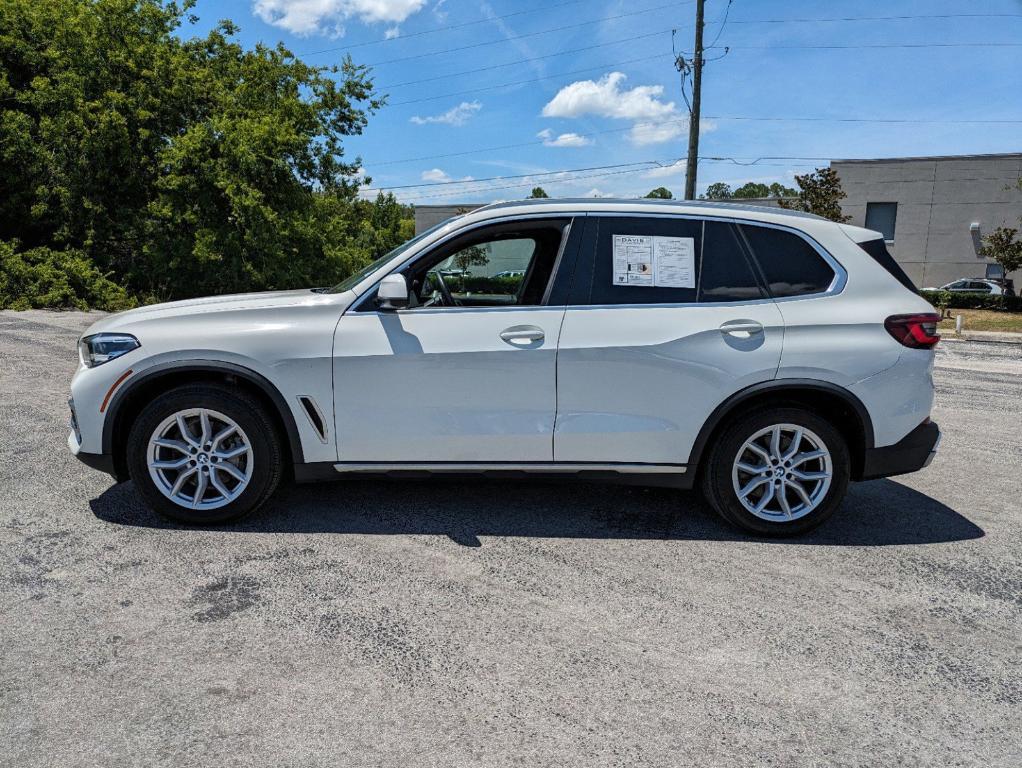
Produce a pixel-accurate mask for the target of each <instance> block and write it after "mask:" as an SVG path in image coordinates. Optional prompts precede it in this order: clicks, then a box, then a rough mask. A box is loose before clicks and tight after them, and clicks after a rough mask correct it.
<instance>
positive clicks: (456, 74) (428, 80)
mask: <svg viewBox="0 0 1022 768" xmlns="http://www.w3.org/2000/svg"><path fill="white" fill-rule="evenodd" d="M667 31H668V30H666V29H662V30H657V31H656V32H648V33H646V34H644V35H636V36H635V37H622V38H618V39H616V40H611V41H610V42H606V43H598V44H596V45H587V46H585V47H584V48H569V49H567V50H562V51H556V52H554V53H548V54H545V55H543V56H533V57H532V58H528V59H518V60H517V61H509V62H507V63H506V64H493V65H491V66H488V67H476V68H475V69H466V70H462V71H461V72H448V73H447V74H444V75H436V76H434V77H424V78H422V79H421V80H406V81H405V82H403V83H388V84H386V85H378V86H376V88H377V89H379V90H387V89H390V88H401V87H404V86H406V85H419V84H421V83H431V82H434V81H436V80H449V79H450V78H452V77H461V76H462V75H475V74H477V73H479V72H488V71H490V70H494V69H503V68H505V67H513V66H517V65H519V64H531V63H533V62H536V61H543V60H544V59H552V58H555V57H558V56H567V55H568V54H570V53H583V52H585V51H594V50H596V49H598V48H606V47H607V46H611V45H621V44H622V43H630V42H632V41H634V40H644V39H646V38H649V37H655V36H657V35H662V34H664V33H665V32H667ZM604 66H607V67H612V66H615V65H614V64H604ZM493 87H494V88H499V87H501V86H493Z"/></svg>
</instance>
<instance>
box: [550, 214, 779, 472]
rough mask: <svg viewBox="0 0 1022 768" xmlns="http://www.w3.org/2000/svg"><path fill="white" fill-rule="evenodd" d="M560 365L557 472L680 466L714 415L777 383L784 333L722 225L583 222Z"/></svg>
mask: <svg viewBox="0 0 1022 768" xmlns="http://www.w3.org/2000/svg"><path fill="white" fill-rule="evenodd" d="M578 275H579V276H580V277H581V276H583V275H585V276H587V277H586V279H579V278H576V280H575V282H574V284H573V288H572V294H571V296H570V300H569V303H568V306H567V308H566V311H565V315H564V323H563V327H562V330H561V339H560V343H559V347H558V358H557V423H556V427H555V431H554V458H555V459H556V460H557V461H559V462H602V463H607V462H625V463H641V464H655V465H679V464H685V463H686V462H687V461H688V457H689V453H690V452H691V448H692V444H693V442H694V441H695V438H696V436H697V434H698V432H699V429H700V428H701V427H702V426H703V424H704V423H705V421H706V419H707V418H708V417H709V415H710V414H711V413H712V412H713V410H714V409H715V408H716V407H717V405H719V404H720V403H721V402H723V401H724V400H725V399H726V398H727V397H728V396H729V395H731V394H732V393H734V392H737V391H738V390H740V389H743V388H744V387H746V386H749V385H751V384H754V383H756V382H759V381H766V380H769V379H772V378H773V377H774V375H775V374H776V371H777V366H778V363H779V360H780V354H781V341H782V338H783V333H784V329H783V323H782V319H781V315H780V313H779V311H778V309H777V306H776V305H775V304H774V302H773V301H772V300H770V299H769V298H767V296H766V293H765V290H764V288H763V286H762V284H761V281H760V280H759V279H758V277H757V276H756V273H755V272H754V269H753V266H752V264H751V263H750V261H749V260H748V257H747V254H746V253H745V250H744V246H743V244H742V242H741V240H740V235H739V233H738V232H737V230H736V228H735V227H734V226H733V225H732V224H730V223H728V222H724V221H711V220H707V221H703V220H700V219H696V218H686V217H665V216H621V215H613V216H599V215H595V216H594V215H590V216H589V217H588V219H587V226H586V235H585V239H584V240H583V244H582V248H581V253H580V257H579V268H578Z"/></svg>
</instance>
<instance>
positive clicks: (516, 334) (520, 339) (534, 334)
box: [500, 325, 546, 346]
mask: <svg viewBox="0 0 1022 768" xmlns="http://www.w3.org/2000/svg"><path fill="white" fill-rule="evenodd" d="M545 337H546V334H544V333H543V329H542V328H537V327H536V326H535V325H514V326H512V327H510V328H505V329H504V330H503V331H501V332H500V338H502V339H503V340H504V341H506V342H507V343H508V344H512V345H514V346H521V345H523V344H531V343H532V342H534V341H543V339H544V338H545Z"/></svg>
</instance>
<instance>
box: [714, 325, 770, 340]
mask: <svg viewBox="0 0 1022 768" xmlns="http://www.w3.org/2000/svg"><path fill="white" fill-rule="evenodd" d="M720 332H721V333H726V334H728V335H729V336H736V337H738V338H741V339H747V338H749V337H750V336H755V335H756V334H757V333H763V326H762V325H760V324H759V323H757V322H756V321H755V320H731V321H729V322H727V323H724V324H723V325H721V326H720Z"/></svg>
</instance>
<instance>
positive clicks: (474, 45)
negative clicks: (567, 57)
mask: <svg viewBox="0 0 1022 768" xmlns="http://www.w3.org/2000/svg"><path fill="white" fill-rule="evenodd" d="M691 1H692V0H688V2H691ZM686 4H687V2H680V3H679V2H673V3H667V4H665V5H656V6H653V7H652V8H643V9H642V10H639V11H629V12H628V13H619V14H617V15H614V16H603V17H601V18H598V19H590V20H589V21H582V22H579V23H577V24H566V25H564V26H561V27H553V28H552V29H541V30H539V31H537V32H526V33H524V34H521V35H505V36H504V37H502V38H500V39H499V40H486V41H484V42H481V43H471V44H469V45H461V46H458V47H456V48H445V49H444V50H442V51H428V52H426V53H416V54H413V55H411V56H401V57H399V58H396V59H385V60H383V61H375V62H372V63H370V64H368V65H367V66H370V67H379V66H383V65H384V64H396V63H399V62H402V61H413V60H415V59H424V58H428V57H429V56H439V55H441V54H445V53H457V52H458V51H468V50H472V49H473V48H482V47H484V46H487V45H498V44H500V43H507V42H511V41H513V40H524V39H525V38H529V37H538V36H539V35H549V34H551V33H553V32H565V31H567V30H569V29H578V28H580V27H588V26H592V25H593V24H600V23H602V22H604V21H614V20H615V19H624V18H628V17H631V16H640V15H642V14H644V13H653V11H662V10H664V9H666V8H677V6H679V5H686ZM328 52H329V49H326V50H323V51H319V53H328Z"/></svg>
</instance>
